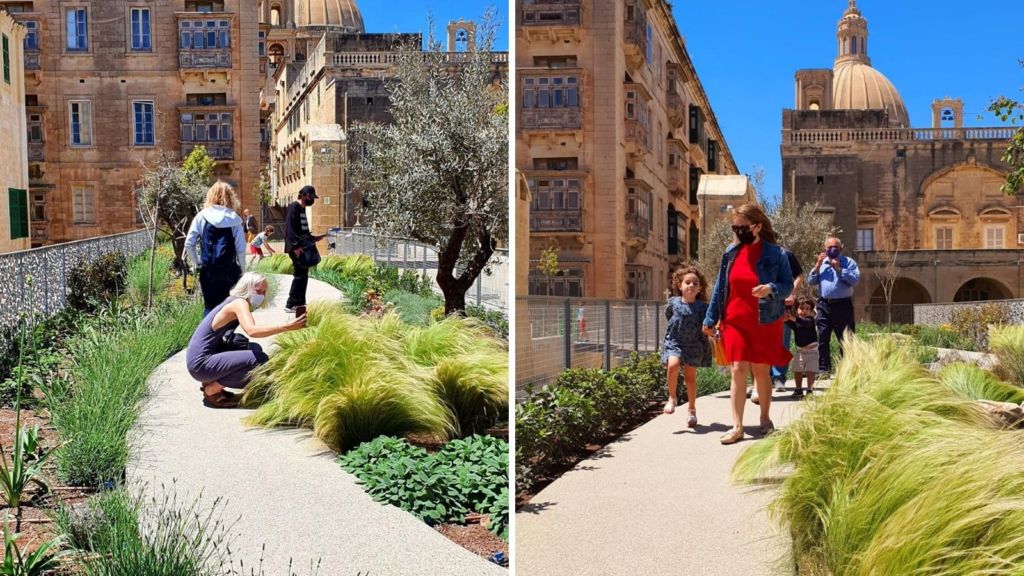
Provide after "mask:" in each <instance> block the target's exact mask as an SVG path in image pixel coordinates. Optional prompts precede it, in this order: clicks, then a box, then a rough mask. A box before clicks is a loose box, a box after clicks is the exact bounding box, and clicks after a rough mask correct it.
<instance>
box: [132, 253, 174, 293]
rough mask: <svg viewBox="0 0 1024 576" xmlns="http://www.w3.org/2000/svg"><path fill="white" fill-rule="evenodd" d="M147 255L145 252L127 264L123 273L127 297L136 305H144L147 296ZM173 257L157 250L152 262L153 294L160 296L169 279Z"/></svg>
mask: <svg viewBox="0 0 1024 576" xmlns="http://www.w3.org/2000/svg"><path fill="white" fill-rule="evenodd" d="M149 255H150V250H146V251H145V252H143V253H142V255H140V256H137V257H135V258H132V259H131V261H129V262H128V266H127V270H126V272H125V282H126V284H127V291H128V297H129V298H131V300H132V302H134V303H136V304H145V303H146V299H147V298H148V295H149ZM173 262H174V255H173V254H168V253H167V251H165V250H157V252H156V256H155V258H154V261H153V294H154V296H155V295H157V294H160V293H161V292H162V291H163V289H164V287H166V286H167V282H168V281H169V280H170V277H171V264H172V263H173Z"/></svg>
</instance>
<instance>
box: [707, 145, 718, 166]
mask: <svg viewBox="0 0 1024 576" xmlns="http://www.w3.org/2000/svg"><path fill="white" fill-rule="evenodd" d="M717 171H718V142H716V141H714V140H708V172H717Z"/></svg>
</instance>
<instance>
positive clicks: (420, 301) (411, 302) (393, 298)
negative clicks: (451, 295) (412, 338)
mask: <svg viewBox="0 0 1024 576" xmlns="http://www.w3.org/2000/svg"><path fill="white" fill-rule="evenodd" d="M384 302H386V303H388V304H391V305H392V306H393V307H394V309H395V311H397V312H398V316H399V318H401V319H402V322H405V323H406V324H412V325H416V326H425V325H426V324H427V323H429V322H430V321H431V316H430V312H431V310H433V309H434V308H437V307H438V306H439V305H441V306H443V305H444V303H443V302H442V301H441V299H440V298H438V297H437V296H434V295H433V294H431V295H430V296H420V295H419V294H413V293H411V292H406V291H404V290H392V291H391V292H388V294H387V296H385V298H384Z"/></svg>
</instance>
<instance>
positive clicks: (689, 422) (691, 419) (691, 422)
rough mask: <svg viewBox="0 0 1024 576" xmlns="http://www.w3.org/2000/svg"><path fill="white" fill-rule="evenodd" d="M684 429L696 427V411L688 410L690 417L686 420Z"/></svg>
mask: <svg viewBox="0 0 1024 576" xmlns="http://www.w3.org/2000/svg"><path fill="white" fill-rule="evenodd" d="M686 427H687V428H696V427H697V411H696V410H694V409H692V408H691V409H690V417H689V418H687V419H686Z"/></svg>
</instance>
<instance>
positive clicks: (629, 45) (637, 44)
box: [623, 18, 647, 70]
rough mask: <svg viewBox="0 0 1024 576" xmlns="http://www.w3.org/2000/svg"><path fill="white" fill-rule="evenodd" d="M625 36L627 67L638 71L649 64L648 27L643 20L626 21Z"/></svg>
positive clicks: (624, 46) (624, 45)
mask: <svg viewBox="0 0 1024 576" xmlns="http://www.w3.org/2000/svg"><path fill="white" fill-rule="evenodd" d="M625 36H626V37H625V43H624V44H623V49H624V50H625V53H626V67H627V68H629V69H630V70H638V69H640V68H641V67H642V66H643V65H644V63H645V62H647V26H646V24H645V23H644V22H643V19H642V18H641V19H638V20H635V21H630V20H626V22H625Z"/></svg>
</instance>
